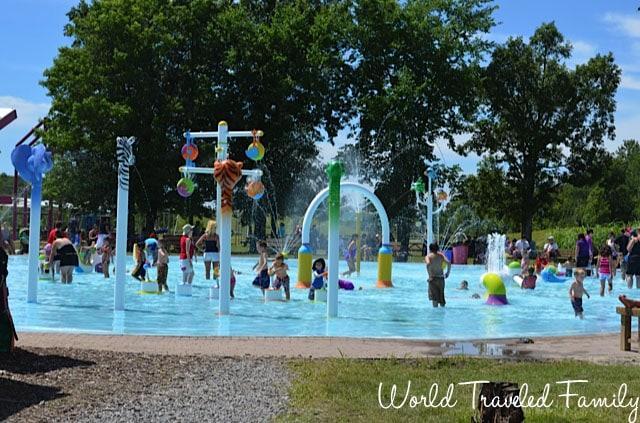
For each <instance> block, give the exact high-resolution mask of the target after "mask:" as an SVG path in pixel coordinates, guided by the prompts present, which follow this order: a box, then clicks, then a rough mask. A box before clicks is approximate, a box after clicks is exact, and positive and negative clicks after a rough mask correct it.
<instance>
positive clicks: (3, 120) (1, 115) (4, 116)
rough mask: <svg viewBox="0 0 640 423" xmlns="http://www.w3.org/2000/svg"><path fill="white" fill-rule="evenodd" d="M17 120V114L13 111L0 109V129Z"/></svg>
mask: <svg viewBox="0 0 640 423" xmlns="http://www.w3.org/2000/svg"><path fill="white" fill-rule="evenodd" d="M17 118H18V114H17V113H16V111H15V110H13V109H3V108H0V129H2V128H4V127H5V126H7V125H8V124H10V123H11V122H13V121H14V120H16V119H17Z"/></svg>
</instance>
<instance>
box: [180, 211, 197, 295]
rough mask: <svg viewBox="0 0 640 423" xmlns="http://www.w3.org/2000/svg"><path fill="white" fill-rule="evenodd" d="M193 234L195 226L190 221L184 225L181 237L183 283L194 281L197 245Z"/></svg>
mask: <svg viewBox="0 0 640 423" xmlns="http://www.w3.org/2000/svg"><path fill="white" fill-rule="evenodd" d="M192 235H193V226H191V225H189V224H188V223H187V224H186V225H184V226H183V227H182V236H181V237H180V256H179V257H180V270H182V283H183V284H189V285H191V283H192V282H193V275H194V272H193V262H192V259H193V258H194V254H195V252H196V247H195V245H194V243H193V241H192V239H191V237H192Z"/></svg>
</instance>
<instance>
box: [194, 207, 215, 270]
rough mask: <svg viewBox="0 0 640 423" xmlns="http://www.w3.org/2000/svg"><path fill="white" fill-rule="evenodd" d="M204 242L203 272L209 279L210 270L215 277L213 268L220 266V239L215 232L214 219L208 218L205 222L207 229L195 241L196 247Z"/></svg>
mask: <svg viewBox="0 0 640 423" xmlns="http://www.w3.org/2000/svg"><path fill="white" fill-rule="evenodd" d="M202 243H204V256H203V258H204V273H205V276H204V277H205V279H206V280H209V279H211V270H213V274H214V277H215V273H216V272H215V269H216V268H218V267H219V266H220V239H219V238H218V234H217V233H216V221H215V220H210V221H209V222H208V223H207V229H206V230H205V231H204V233H203V234H202V236H201V237H200V238H199V239H198V241H196V248H200V246H201V245H202Z"/></svg>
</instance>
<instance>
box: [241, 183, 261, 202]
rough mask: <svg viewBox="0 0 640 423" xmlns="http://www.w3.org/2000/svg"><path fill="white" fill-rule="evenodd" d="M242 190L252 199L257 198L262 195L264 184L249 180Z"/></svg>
mask: <svg viewBox="0 0 640 423" xmlns="http://www.w3.org/2000/svg"><path fill="white" fill-rule="evenodd" d="M244 190H245V191H246V192H247V195H248V196H249V197H251V198H253V199H254V200H259V199H261V198H262V196H263V195H264V185H263V184H262V182H260V181H250V182H249V183H248V184H247V185H246V186H245V187H244Z"/></svg>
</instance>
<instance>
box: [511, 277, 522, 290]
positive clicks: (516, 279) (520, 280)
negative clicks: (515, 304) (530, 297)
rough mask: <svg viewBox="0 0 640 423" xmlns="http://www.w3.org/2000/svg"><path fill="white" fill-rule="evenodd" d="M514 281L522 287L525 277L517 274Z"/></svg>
mask: <svg viewBox="0 0 640 423" xmlns="http://www.w3.org/2000/svg"><path fill="white" fill-rule="evenodd" d="M513 281H514V282H515V283H516V284H517V285H518V286H519V287H520V288H522V282H524V279H522V276H520V275H516V276H514V277H513Z"/></svg>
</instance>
